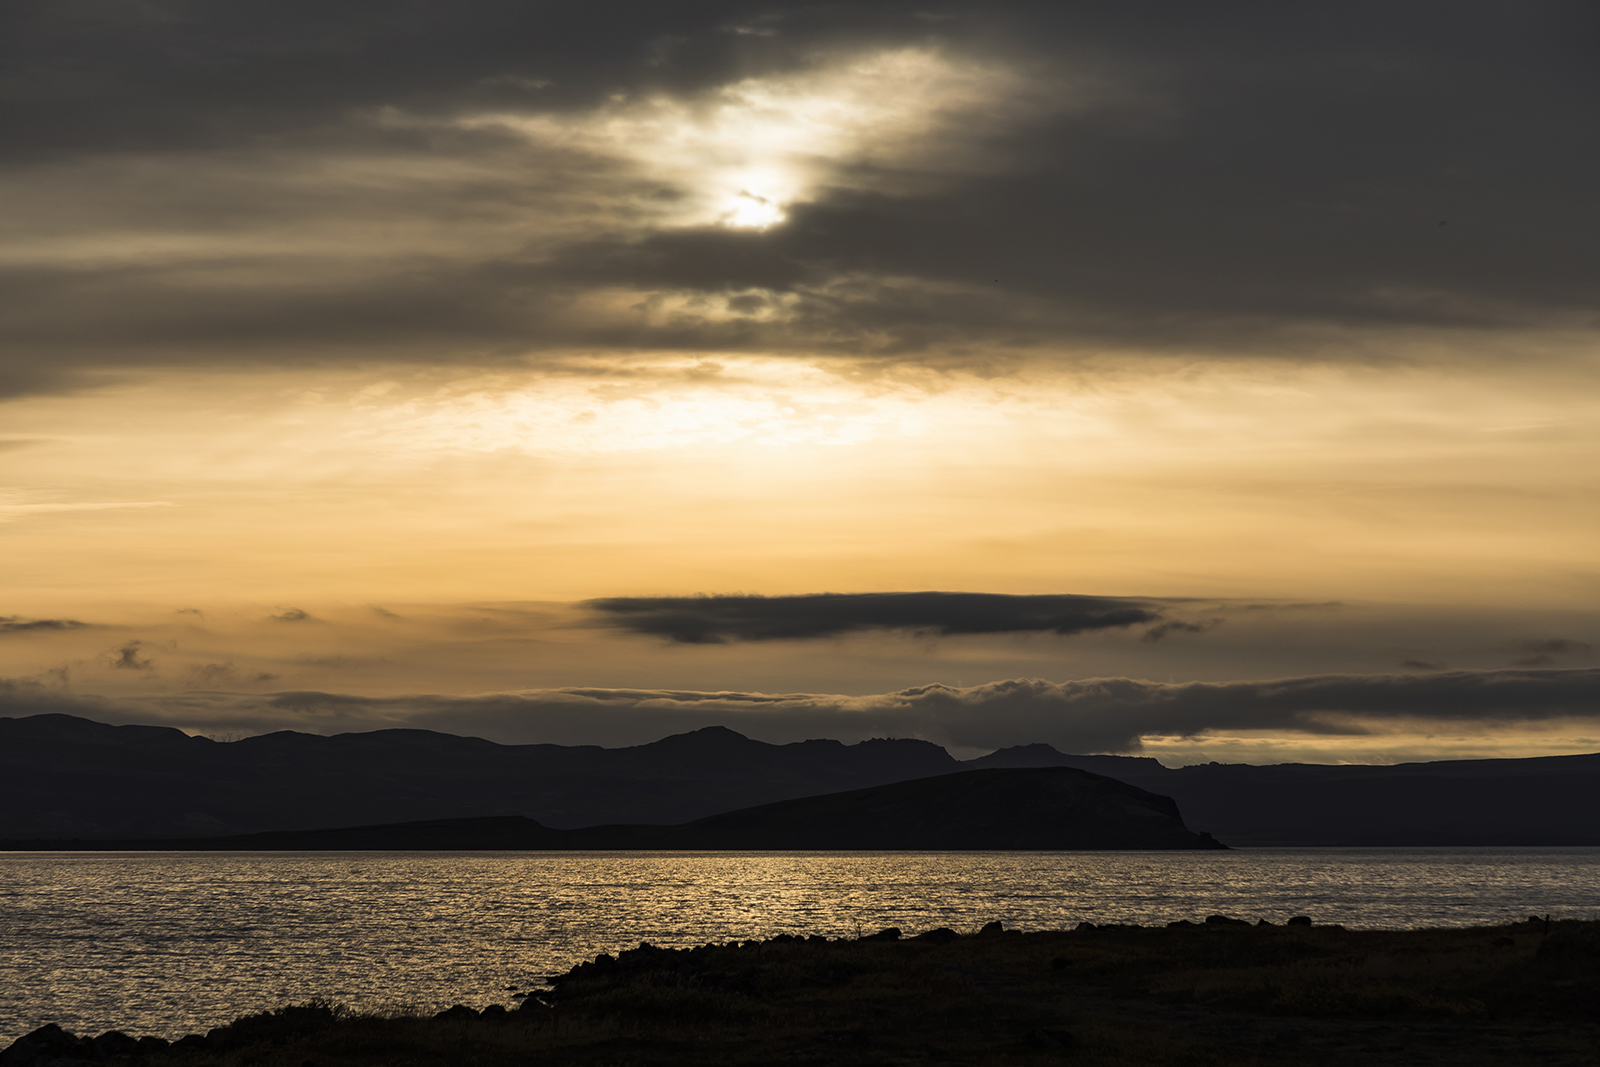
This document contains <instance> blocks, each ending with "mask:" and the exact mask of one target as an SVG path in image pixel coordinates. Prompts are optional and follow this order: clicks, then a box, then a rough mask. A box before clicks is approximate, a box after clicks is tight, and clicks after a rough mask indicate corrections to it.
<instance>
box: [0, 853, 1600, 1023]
mask: <svg viewBox="0 0 1600 1067" xmlns="http://www.w3.org/2000/svg"><path fill="white" fill-rule="evenodd" d="M1213 914H1225V915H1232V916H1235V917H1238V918H1242V919H1249V920H1258V919H1268V920H1270V921H1272V922H1275V923H1281V922H1283V921H1284V920H1286V919H1288V918H1290V917H1291V916H1294V915H1306V916H1309V917H1311V918H1312V919H1313V920H1314V921H1316V922H1319V923H1341V924H1343V925H1345V926H1347V927H1350V928H1365V929H1409V928H1415V927H1425V926H1477V925H1492V924H1496V923H1504V922H1508V921H1514V920H1520V919H1524V918H1527V917H1528V916H1529V915H1540V916H1543V915H1547V914H1548V915H1553V916H1556V917H1565V918H1582V919H1596V918H1600V849H1596V848H1388V849H1304V848H1283V849H1239V850H1235V851H1226V852H1212V851H1202V852H939V853H904V852H891V853H862V852H704V853H685V852H461V853H448V852H305V853H286V852H279V853H261V852H235V853H218V852H204V853H198V852H197V853H170V852H160V853H155V852H151V853H122V852H50V853H39V852H12V853H0V1048H3V1047H5V1046H6V1045H8V1044H9V1043H10V1042H11V1041H12V1040H14V1039H15V1038H16V1037H18V1036H20V1035H22V1034H24V1033H27V1032H29V1031H31V1030H33V1029H35V1028H36V1027H39V1026H42V1025H44V1024H45V1023H51V1022H53V1023H58V1024H59V1025H61V1026H63V1027H65V1028H66V1029H68V1030H72V1031H75V1032H78V1033H87V1034H99V1033H103V1032H105V1031H107V1030H113V1029H116V1030H122V1031H124V1032H127V1033H130V1034H133V1035H135V1036H143V1035H146V1034H151V1035H156V1036H161V1037H166V1038H169V1039H170V1038H177V1037H180V1036H182V1035H184V1034H187V1033H204V1032H205V1031H206V1030H208V1029H210V1028H211V1027H215V1026H220V1025H222V1024H224V1023H226V1022H228V1021H230V1020H232V1019H234V1018H236V1017H238V1016H240V1015H244V1014H249V1013H252V1012H259V1011H266V1010H269V1009H272V1008H276V1007H279V1006H282V1005H284V1004H293V1003H304V1002H305V1001H308V1000H311V999H313V998H325V999H327V1000H330V1001H333V1002H335V1003H339V1004H344V1005H346V1006H348V1007H350V1008H352V1009H356V1010H359V1011H376V1012H402V1011H436V1010H439V1009H442V1008H445V1007H449V1006H451V1005H453V1004H468V1005H470V1006H472V1007H474V1008H480V1009H481V1008H483V1007H485V1006H486V1005H489V1004H504V1005H507V1006H514V1005H516V1004H517V1003H519V1000H518V999H517V997H516V994H518V993H526V992H527V991H529V990H530V989H534V988H537V987H538V986H540V985H541V984H542V980H543V978H544V977H545V976H546V975H550V974H558V973H561V972H563V971H565V970H566V969H567V968H569V967H571V966H572V965H573V964H575V963H578V962H580V961H582V960H585V959H589V958H592V957H593V956H595V955H596V954H598V953H601V952H611V953H615V952H617V951H619V950H621V949H625V948H631V947H633V946H635V945H637V944H639V942H641V941H648V942H651V943H652V944H656V945H664V946H674V947H677V946H689V945H699V944H704V943H706V942H713V941H714V942H727V941H731V940H744V939H749V938H765V937H771V936H773V935H776V934H780V933H791V934H808V935H809V934H822V935H825V936H828V937H856V936H859V935H860V934H864V933H874V932H876V931H878V930H880V929H883V928H885V927H891V926H894V927H899V928H900V929H901V930H902V931H904V932H905V933H906V934H907V935H912V934H916V933H919V932H922V931H924V930H930V929H933V928H935V927H941V926H948V927H952V928H954V929H956V930H958V931H961V932H963V933H967V932H972V931H975V930H976V929H978V928H979V927H981V926H983V925H984V924H986V923H988V922H991V921H994V920H999V921H1000V922H1002V923H1004V924H1005V925H1006V927H1007V928H1015V929H1021V930H1052V929H1063V928H1071V927H1073V926H1075V925H1077V924H1078V923H1079V922H1083V921H1088V922H1093V923H1138V924H1141V925H1164V924H1166V923H1168V922H1171V921H1173V920H1177V919H1192V920H1202V919H1204V918H1205V917H1206V916H1208V915H1213Z"/></svg>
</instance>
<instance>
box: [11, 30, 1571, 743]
mask: <svg viewBox="0 0 1600 1067" xmlns="http://www.w3.org/2000/svg"><path fill="white" fill-rule="evenodd" d="M1059 7H1060V5H1042V4H1041V5H1031V4H1022V3H1012V4H1002V5H998V6H997V5H984V6H983V7H982V8H981V9H980V8H978V7H967V6H962V5H951V6H945V7H936V8H926V9H924V8H918V9H912V8H903V7H899V6H896V5H891V4H864V5H855V6H852V7H851V8H849V9H817V8H800V7H795V8H792V9H791V8H782V7H755V6H751V5H748V4H737V3H721V4H683V5H589V6H578V5H570V6H564V5H543V6H529V5H513V4H501V3H490V2H473V3H460V4H451V5H442V4H437V5H435V4H422V5H415V6H414V7H412V8H408V9H406V11H405V12H404V13H400V12H397V11H388V10H384V9H381V8H373V9H371V10H367V9H364V8H360V9H358V8H354V7H351V8H345V7H342V6H338V5H335V6H334V8H330V9H329V10H327V11H318V10H310V9H308V10H306V11H300V10H298V9H292V8H281V7H278V6H273V5H260V10H259V11H256V10H255V7H254V5H251V4H245V5H243V7H238V8H231V9H230V11H223V10H221V9H213V8H206V7H203V6H199V5H191V4H186V3H178V2H170V3H153V4H149V5H143V6H141V7H139V8H137V9H135V8H131V7H129V6H127V5H120V4H110V3H105V4H98V3H88V4H83V5H75V6H72V7H70V8H69V7H67V6H60V7H58V8H55V9H48V10H45V9H41V11H40V12H39V13H36V14H34V15H32V16H28V17H25V18H23V19H22V20H21V22H20V23H19V24H18V26H17V27H16V28H15V29H16V37H15V38H14V39H15V40H17V41H20V42H21V48H20V51H19V55H20V56H21V57H22V58H21V59H19V61H18V62H17V63H16V64H15V72H16V73H15V74H14V76H13V77H12V78H11V80H10V81H8V82H7V83H6V85H5V87H4V93H3V94H0V95H3V96H4V102H3V105H0V122H4V123H5V124H6V129H7V130H8V131H9V132H8V133H7V134H6V136H5V138H4V140H5V143H7V144H8V145H10V146H11V147H10V148H9V149H8V151H7V154H6V156H5V158H4V159H3V161H0V202H3V203H5V204H6V205H7V209H6V211H5V212H4V214H3V215H0V282H3V284H0V293H3V294H4V295H3V297H0V558H3V560H4V576H5V578H4V586H3V591H4V603H3V604H0V713H3V714H8V715H25V714H34V713H38V712H43V711H68V712H71V713H74V714H83V715H87V716H89V717H91V718H100V719H102V720H105V721H139V722H163V723H171V724H173V725H179V726H183V727H185V728H187V729H191V730H198V731H204V732H207V733H211V734H213V735H217V736H224V735H234V734H239V733H253V732H259V731H262V730H269V729H277V728H293V729H304V730H312V731H316V732H330V731H335V730H347V729H373V728H380V727H386V726H394V725H407V724H411V725H425V726H427V727H429V728H432V729H441V730H448V731H452V732H463V733H476V734H479V735H481V736H486V737H491V738H495V739H499V740H507V741H535V740H556V741H562V742H580V741H581V742H586V743H603V744H624V743H637V742H640V741H646V740H651V739H653V738H655V737H657V736H660V735H662V734H664V733H667V732H671V731H674V730H679V729H689V728H694V727H697V726H702V725H708V724H711V723H721V724H725V725H728V726H731V727H733V728H735V729H739V730H741V731H742V732H745V733H748V734H750V735H751V736H756V737H761V738H763V739H767V740H775V741H782V740H794V739H799V738H804V737H811V736H830V737H841V738H846V739H853V738H857V737H864V736H874V735H882V734H884V733H892V734H894V735H896V736H918V737H926V738H928V739H929V740H933V741H936V742H939V743H941V744H947V745H949V746H951V747H952V750H954V751H957V752H959V753H961V754H971V753H974V752H979V751H985V750H987V749H992V748H994V747H998V746H1001V745H1008V744H1021V743H1028V742H1033V741H1047V742H1050V743H1052V744H1055V745H1056V746H1057V747H1058V748H1062V749H1063V750H1076V751H1131V750H1135V749H1141V748H1142V750H1143V751H1146V752H1149V753H1151V754H1155V755H1158V756H1160V757H1162V758H1163V759H1166V760H1167V761H1168V762H1191V761H1195V760H1205V759H1230V760H1249V761H1255V762H1266V761H1281V760H1285V759H1314V760H1322V761H1339V760H1356V761H1368V760H1372V761H1392V760H1398V759H1413V758H1449V757H1454V756H1483V755H1526V754H1536V753H1545V752H1572V751H1590V750H1594V749H1596V748H1600V723H1597V722H1596V718H1597V717H1600V653H1597V646H1600V611H1597V610H1596V608H1595V603H1596V598H1597V594H1600V563H1597V551H1596V550H1597V547H1600V536H1597V531H1600V390H1597V385H1600V359H1597V349H1596V340H1597V330H1596V325H1597V324H1596V303H1595V294H1596V293H1597V292H1600V289H1597V286H1596V283H1597V281H1600V277H1597V272H1596V267H1595V261H1594V259H1593V256H1592V250H1593V248H1594V247H1595V246H1596V243H1597V241H1600V233H1597V232H1596V230H1597V229H1600V215H1597V214H1596V212H1595V208H1594V198H1593V183H1592V176H1593V173H1594V166H1595V164H1596V162H1597V161H1600V121H1597V120H1600V114H1597V113H1596V112H1597V111H1600V108H1597V107H1596V104H1597V102H1600V95H1597V93H1596V89H1595V86H1594V84H1593V80H1592V78H1591V77H1589V76H1588V74H1587V73H1585V60H1584V57H1583V55H1582V53H1581V51H1580V50H1577V49H1576V47H1575V46H1574V45H1573V44H1572V43H1571V42H1572V41H1574V40H1577V39H1580V38H1581V32H1580V31H1585V28H1586V27H1587V28H1588V29H1592V28H1593V27H1592V26H1589V25H1588V24H1589V23H1592V22H1593V21H1594V17H1593V16H1592V14H1588V15H1586V14H1583V13H1581V12H1579V11H1578V10H1577V9H1575V8H1572V7H1569V6H1562V5H1558V4H1539V3H1534V4H1529V5H1519V17H1518V19H1517V20H1516V21H1515V23H1514V24H1511V23H1508V22H1507V21H1506V11H1507V10H1508V9H1506V8H1505V7H1504V6H1503V5H1497V4H1490V3H1472V4H1466V5H1462V6H1461V7H1460V8H1459V9H1456V10H1455V11H1454V13H1453V15H1452V18H1451V19H1450V20H1448V25H1444V26H1441V25H1440V24H1439V23H1438V22H1437V20H1427V19H1419V18H1416V17H1414V16H1415V12H1414V11H1412V10H1411V9H1409V8H1406V7H1405V6H1403V5H1402V6H1399V7H1392V6H1387V5H1370V6H1367V5H1356V6H1354V7H1349V8H1344V9H1341V10H1340V11H1339V12H1337V13H1335V12H1320V13H1315V12H1310V11H1305V12H1301V13H1298V14H1296V13H1290V12H1286V11H1280V12H1276V13H1273V14H1270V15H1262V14H1260V13H1258V12H1255V11H1254V9H1253V8H1249V7H1247V6H1244V5H1238V6H1229V5H1223V6H1222V7H1217V8H1212V9H1208V10H1205V11H1200V10H1197V9H1195V8H1193V7H1192V6H1190V5H1177V4H1171V5H1167V4H1152V5H1144V6H1141V5H1122V4H1118V5H1112V4H1104V5H1082V6H1079V7H1076V8H1074V9H1072V10H1071V11H1065V10H1059ZM1144 7H1148V8H1150V10H1145V9H1144ZM535 8H537V9H535ZM1136 8H1137V9H1138V10H1135V9H1136ZM1418 10H1420V9H1418ZM252 11H253V12H254V14H253V15H252V14H251V12H252ZM623 14H626V16H627V17H625V18H624V17H620V16H621V15H623ZM929 592H941V593H949V594H977V596H975V597H966V598H963V597H959V596H950V597H943V598H939V597H927V596H922V597H916V596H912V595H911V594H921V593H929ZM858 594H884V596H879V597H875V598H872V597H862V596H859V595H858ZM902 594H903V595H902ZM1041 597H1048V598H1055V599H1050V600H1040V599H1027V598H1041ZM619 598H620V599H619ZM684 598H696V599H684ZM755 598H762V599H760V600H757V599H755ZM1085 611H1086V612H1088V614H1087V615H1082V616H1081V618H1080V614H1081V613H1082V612H1085ZM1069 618H1070V619H1072V620H1077V621H1072V622H1063V621H1062V620H1063V619H1069ZM930 686H932V687H935V688H932V689H930V688H928V687H930Z"/></svg>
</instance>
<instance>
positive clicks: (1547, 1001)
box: [0, 915, 1600, 1067]
mask: <svg viewBox="0 0 1600 1067" xmlns="http://www.w3.org/2000/svg"><path fill="white" fill-rule="evenodd" d="M1597 982H1600V922H1596V921H1580V920H1562V919H1555V920H1548V919H1545V918H1539V917H1530V918H1529V919H1527V920H1524V921H1522V922H1518V923H1511V924H1506V925H1502V926H1490V927H1467V928H1429V929H1421V930H1348V929H1345V928H1344V927H1342V926H1338V925H1313V924H1312V923H1311V922H1310V920H1309V919H1297V920H1296V921H1294V922H1293V923H1291V924H1285V925H1272V924H1268V923H1261V924H1251V923H1248V922H1246V921H1245V920H1241V919H1234V918H1229V917H1226V916H1220V915H1218V916H1212V917H1210V918H1209V919H1208V920H1206V921H1205V922H1201V923H1195V922H1191V921H1188V920H1179V921H1176V922H1173V923H1170V924H1168V925H1166V926H1131V925H1110V926H1095V925H1093V924H1090V923H1081V924H1079V926H1078V927H1077V928H1076V929H1074V930H1055V931H1037V932H1031V933H1022V932H1019V931H1006V930H1003V929H1002V928H1001V927H1000V924H998V923H991V924H989V925H988V926H986V927H984V928H983V929H982V930H981V931H979V932H978V933H975V934H967V935H962V934H958V933H957V932H955V931H954V930H951V929H948V928H940V929H936V930H930V931H923V932H921V933H919V934H916V935H915V936H903V935H902V932H901V931H899V930H893V929H891V930H885V931H881V932H879V933H876V934H868V935H866V936H863V937H859V938H837V939H828V938H824V937H820V936H809V937H805V936H795V935H791V934H780V935H777V936H776V937H771V938H767V939H762V940H756V939H751V940H745V941H739V942H729V943H726V944H708V945H702V946H699V947H696V948H684V949H669V948H659V947H655V946H652V945H649V944H647V943H642V944H641V945H640V946H639V947H637V948H633V949H629V950H626V951H623V952H620V953H618V954H617V955H616V956H615V957H613V956H610V955H609V954H604V953H602V954H601V955H600V956H598V957H596V958H594V959H592V960H587V961H585V962H583V963H580V964H578V965H576V966H574V967H572V968H571V969H570V970H568V971H567V972H565V973H564V974H560V975H552V976H549V978H548V981H547V984H546V986H545V987H544V988H537V989H530V990H528V991H526V993H525V994H523V995H522V996H521V997H520V999H521V1000H522V1006H521V1007H520V1008H515V1009H511V1010H506V1009H504V1008H503V1007H499V1006H497V1005H490V1006H489V1007H488V1008H486V1009H484V1010H482V1011H479V1010H477V1009H474V1008H472V1007H469V1006H466V1005H457V1006H456V1007H453V1008H451V1009H449V1010H448V1011H445V1012H440V1013H438V1014H436V1015H433V1016H375V1015H358V1014H355V1013H350V1012H346V1011H344V1010H343V1009H340V1008H338V1007H336V1006H334V1005H331V1004H328V1003H326V1002H312V1003H310V1004H302V1005H295V1006H288V1007H284V1008H279V1009H277V1010H275V1011H270V1012H264V1013H260V1014H257V1015H250V1016H245V1017H242V1018H240V1019H236V1020H235V1021H234V1022H232V1023H230V1024H228V1025H227V1026H223V1027H218V1028H215V1029H213V1030H212V1031H210V1032H209V1033H208V1034H207V1035H204V1036H202V1035H190V1036H189V1037H186V1038H183V1039H180V1040H179V1041H177V1042H172V1043H170V1044H169V1043H166V1042H164V1041H162V1040H160V1039H153V1038H148V1037H146V1038H142V1039H141V1038H137V1037H133V1036H128V1035H122V1034H120V1033H118V1032H116V1031H112V1032H110V1033H108V1034H104V1035H100V1036H99V1037H95V1038H92V1039H91V1038H86V1037H80V1036H77V1035H71V1034H68V1033H67V1032H65V1031H61V1030H59V1029H56V1030H53V1031H52V1030H51V1028H49V1027H46V1028H43V1029H42V1030H36V1031H35V1032H34V1033H32V1034H30V1035H28V1036H25V1037H23V1038H20V1039H18V1040H17V1041H16V1042H14V1043H13V1044H12V1045H11V1046H10V1047H9V1048H7V1049H6V1050H4V1051H3V1052H0V1067H43V1065H44V1064H47V1063H59V1064H61V1065H62V1067H65V1065H69V1064H73V1063H83V1064H116V1065H135V1064H137V1065H140V1067H144V1065H148V1067H165V1065H168V1064H171V1065H187V1067H213V1065H215V1067H234V1065H244V1064H257V1063H262V1064H265V1063H287V1064H291V1065H293V1064H305V1063H311V1064H314V1065H316V1067H336V1065H340V1064H343V1065H348V1067H368V1065H371V1067H376V1065H377V1064H397V1063H408V1064H418V1065H423V1064H429V1065H431V1064H440V1065H443V1064H446V1063H462V1062H467V1061H471V1062H475V1063H478V1064H480V1065H482V1067H498V1065H499V1064H507V1065H509V1064H511V1063H526V1062H528V1061H529V1059H530V1058H537V1059H539V1060H540V1061H544V1062H550V1063H566V1064H573V1065H575V1067H576V1065H589V1064H594V1065H598V1064H601V1063H622V1062H633V1063H660V1064H678V1063H683V1064H689V1063H729V1064H744V1063H751V1064H754V1063H768V1062H774V1061H777V1060H783V1061H787V1060H791V1059H792V1060H794V1061H795V1062H817V1063H862V1064H866V1063H882V1062H888V1061H898V1060H902V1059H906V1058H909V1059H910V1060H913V1061H919V1060H920V1061H923V1062H961V1063H978V1064H988V1063H995V1064H1000V1063H1006V1064H1009V1063H1035V1062H1051V1061H1055V1060H1059V1059H1061V1058H1062V1057H1063V1056H1064V1055H1066V1054H1068V1053H1070V1054H1071V1057H1072V1059H1073V1060H1074V1062H1079V1063H1106V1064H1111V1063H1118V1062H1123V1063H1125V1062H1130V1059H1129V1058H1130V1057H1133V1059H1132V1060H1131V1062H1139V1063H1149V1064H1165V1063H1172V1064H1178V1063H1207V1064H1228V1065H1232V1064H1240V1065H1255V1064H1263V1065H1264V1064H1267V1063H1283V1062H1294V1063H1297V1064H1298V1063H1304V1064H1321V1063H1324V1062H1326V1063H1329V1064H1332V1063H1336V1062H1349V1060H1350V1059H1351V1058H1352V1054H1353V1053H1355V1052H1358V1051H1359V1053H1360V1054H1359V1057H1358V1058H1359V1059H1360V1060H1361V1061H1362V1062H1366V1063H1395V1064H1400V1063H1415V1062H1418V1061H1419V1057H1420V1058H1423V1059H1427V1058H1432V1059H1435V1060H1436V1061H1437V1060H1438V1058H1439V1056H1440V1055H1441V1054H1445V1055H1446V1058H1445V1060H1444V1062H1450V1063H1462V1064H1476V1063H1485V1064H1487V1063H1494V1062H1500V1063H1503V1062H1508V1057H1509V1058H1510V1059H1511V1060H1515V1059H1516V1058H1517V1057H1518V1056H1522V1057H1527V1056H1532V1055H1537V1056H1538V1058H1539V1060H1540V1062H1544V1063H1553V1064H1567V1063H1572V1064H1581V1063H1593V1062H1595V1060H1596V1058H1597V1056H1600V1020H1596V1019H1594V1018H1593V1017H1592V1016H1593V1014H1594V1013H1593V1010H1592V1001H1593V990H1594V989H1595V988H1596V983H1597ZM1351 1042H1357V1045H1352V1044H1351ZM779 1046H781V1048H782V1050H783V1051H782V1053H781V1055H780V1054H778V1053H777V1052H776V1049H777V1048H778V1047H779ZM1369 1046H1370V1047H1369ZM1514 1050H1520V1051H1514ZM1530 1050H1532V1051H1530ZM296 1057H298V1058H296Z"/></svg>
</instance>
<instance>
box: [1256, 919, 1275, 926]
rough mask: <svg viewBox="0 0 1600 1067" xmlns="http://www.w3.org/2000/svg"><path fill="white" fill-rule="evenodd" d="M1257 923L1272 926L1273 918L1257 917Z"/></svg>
mask: <svg viewBox="0 0 1600 1067" xmlns="http://www.w3.org/2000/svg"><path fill="white" fill-rule="evenodd" d="M1256 925H1257V926H1271V925H1272V920H1271V919H1257V920H1256Z"/></svg>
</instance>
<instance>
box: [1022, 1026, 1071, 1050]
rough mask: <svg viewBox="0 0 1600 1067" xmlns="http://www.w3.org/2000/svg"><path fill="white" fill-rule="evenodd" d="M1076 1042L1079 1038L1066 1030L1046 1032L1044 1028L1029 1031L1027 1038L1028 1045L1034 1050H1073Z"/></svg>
mask: <svg viewBox="0 0 1600 1067" xmlns="http://www.w3.org/2000/svg"><path fill="white" fill-rule="evenodd" d="M1076 1041H1077V1038H1075V1037H1073V1036H1072V1035H1071V1034H1069V1033H1068V1032H1067V1031H1065V1030H1045V1029H1043V1028H1040V1029H1038V1030H1029V1031H1028V1037H1027V1042H1028V1044H1030V1045H1032V1046H1033V1047H1034V1048H1049V1049H1059V1048H1071V1047H1072V1045H1073V1044H1074V1043H1075V1042H1076Z"/></svg>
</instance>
